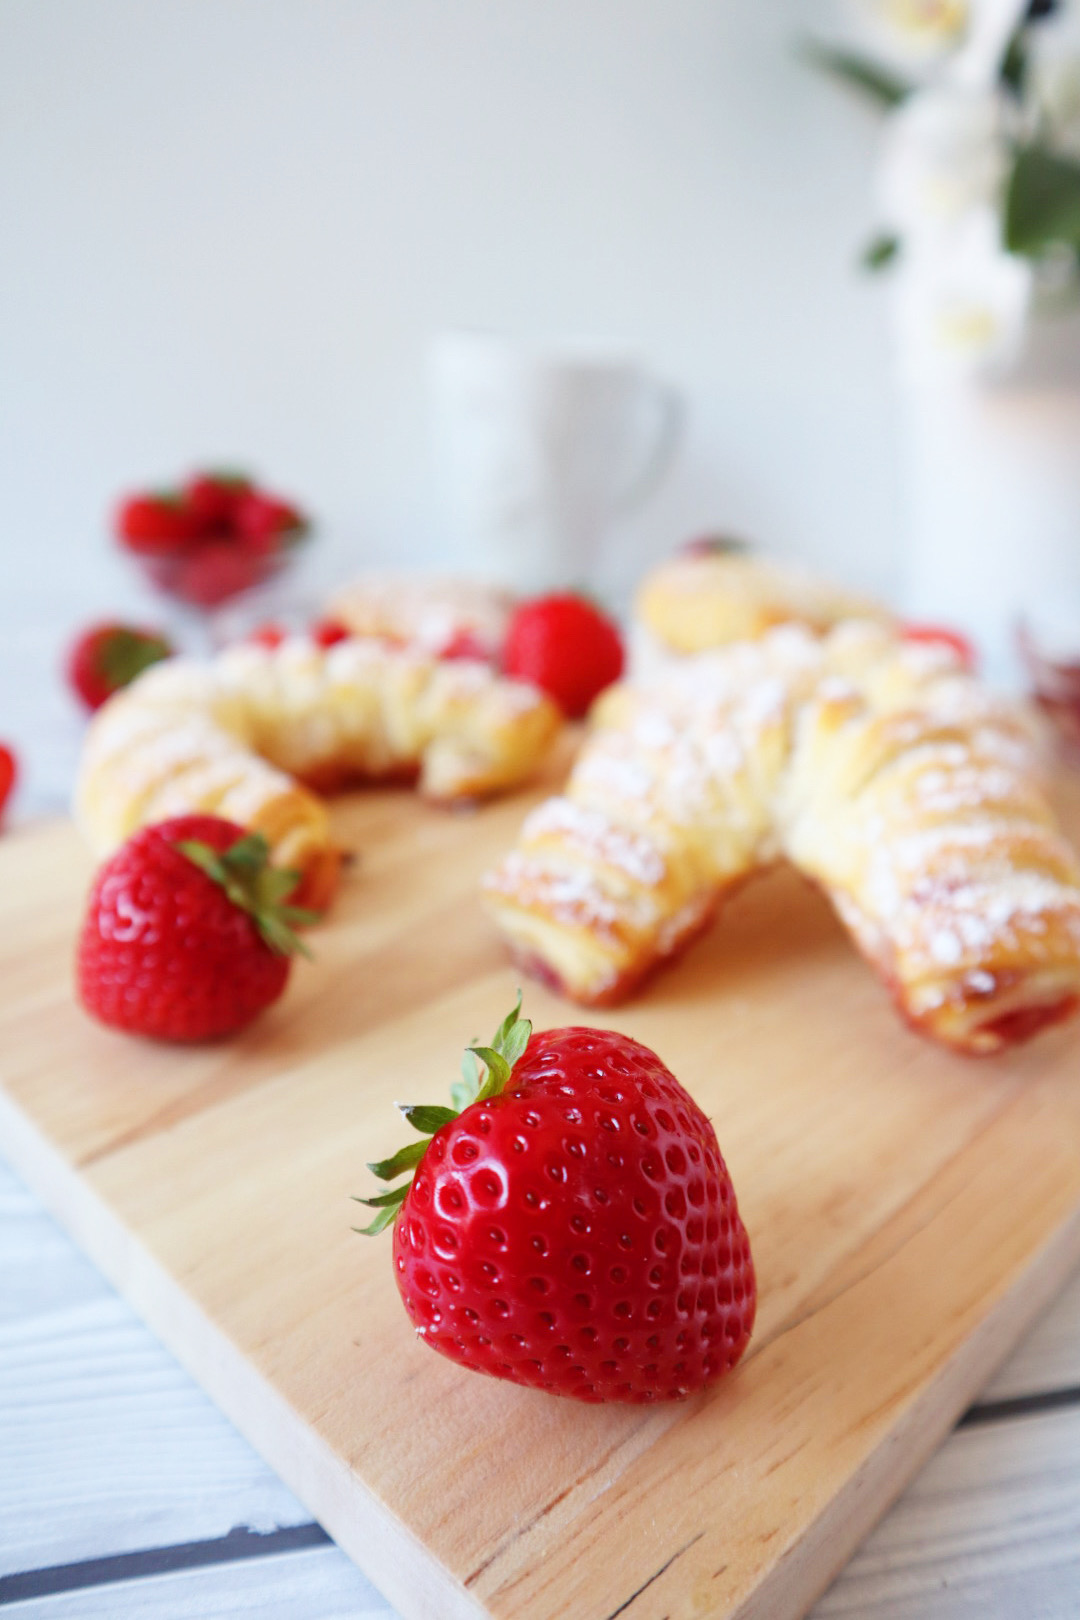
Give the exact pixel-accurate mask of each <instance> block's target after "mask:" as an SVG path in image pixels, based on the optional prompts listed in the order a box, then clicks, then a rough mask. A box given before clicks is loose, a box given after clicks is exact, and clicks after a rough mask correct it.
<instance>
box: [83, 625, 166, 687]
mask: <svg viewBox="0 0 1080 1620" xmlns="http://www.w3.org/2000/svg"><path fill="white" fill-rule="evenodd" d="M171 656H172V647H171V646H170V645H169V643H168V642H167V641H166V640H165V637H164V636H154V635H148V634H147V633H146V632H145V631H143V630H129V629H127V628H126V627H124V626H120V625H118V626H117V627H116V629H115V630H113V631H112V632H111V634H110V635H109V636H108V637H107V639H106V640H105V641H103V642H102V643H101V646H100V648H99V649H98V655H97V663H98V669H99V671H100V673H101V674H102V675H103V676H104V677H105V679H106V680H107V681H108V683H109V685H110V687H113V688H116V687H119V686H130V684H131V682H132V681H133V680H134V679H135V677H136V675H141V674H142V672H143V670H144V669H149V668H150V665H151V664H157V663H160V662H161V660H162V659H163V658H169V657H171Z"/></svg>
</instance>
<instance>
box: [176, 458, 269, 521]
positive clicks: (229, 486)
mask: <svg viewBox="0 0 1080 1620" xmlns="http://www.w3.org/2000/svg"><path fill="white" fill-rule="evenodd" d="M252 488H253V485H252V482H251V479H250V478H247V477H245V476H244V474H243V473H237V472H222V471H218V472H203V473H195V474H193V476H192V477H191V478H189V479H188V481H187V483H186V484H185V485H184V507H185V510H186V511H187V512H188V513H189V514H190V515H191V517H192V518H193V519H194V520H195V522H196V524H197V525H198V529H199V533H200V534H201V535H207V536H208V535H214V534H231V533H232V532H233V529H234V527H235V523H236V513H237V508H238V507H239V505H240V503H241V501H243V500H244V498H245V497H246V496H247V495H248V494H250V492H251V490H252Z"/></svg>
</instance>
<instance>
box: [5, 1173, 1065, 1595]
mask: <svg viewBox="0 0 1080 1620" xmlns="http://www.w3.org/2000/svg"><path fill="white" fill-rule="evenodd" d="M0 1610H3V1614H4V1620H69V1617H72V1616H102V1617H108V1620H135V1617H142V1616H154V1617H155V1620H172V1617H174V1616H175V1617H176V1620H189V1617H191V1616H199V1617H200V1620H211V1617H213V1620H217V1617H221V1620H233V1617H236V1616H241V1615H244V1616H246V1615H252V1616H261V1615H267V1616H270V1615H273V1616H275V1617H278V1620H280V1617H283V1616H284V1617H288V1620H294V1617H295V1620H346V1617H348V1620H390V1617H391V1616H392V1615H393V1613H394V1611H393V1610H392V1609H391V1608H390V1607H389V1605H388V1604H387V1603H386V1602H385V1601H384V1600H383V1599H382V1598H381V1597H380V1596H379V1594H378V1593H377V1592H376V1591H375V1590H374V1588H373V1587H372V1586H371V1585H370V1584H369V1583H368V1582H367V1581H366V1580H365V1579H364V1577H363V1576H362V1575H361V1574H360V1572H359V1570H358V1569H356V1567H355V1566H354V1565H353V1564H352V1563H350V1561H349V1560H348V1559H347V1558H346V1557H345V1554H344V1553H342V1552H339V1551H338V1549H337V1548H336V1547H335V1546H334V1545H333V1544H332V1543H331V1542H330V1541H329V1540H328V1538H327V1537H326V1535H325V1533H324V1532H323V1531H322V1530H321V1528H320V1527H319V1526H318V1525H316V1524H314V1523H312V1521H311V1518H310V1515H309V1514H308V1513H307V1512H306V1511H305V1510H304V1508H303V1507H302V1505H301V1504H300V1503H299V1502H298V1501H297V1500H296V1499H295V1497H294V1496H293V1495H292V1494H291V1493H290V1492H289V1491H288V1490H287V1489H286V1488H285V1486H284V1485H283V1484H282V1483H281V1482H280V1480H278V1479H277V1477H276V1476H275V1475H274V1474H273V1473H272V1472H271V1471H270V1469H269V1468H267V1467H266V1466H265V1465H264V1464H263V1463H262V1462H261V1461H260V1460H259V1458H258V1457H257V1456H256V1455H255V1453H254V1452H253V1451H252V1450H251V1448H250V1447H249V1446H248V1445H247V1444H246V1443H245V1442H244V1441H243V1440H242V1439H241V1438H240V1436H239V1435H238V1434H237V1433H236V1431H235V1430H234V1429H233V1428H232V1426H231V1424H229V1423H228V1422H227V1421H226V1420H225V1419H224V1418H223V1417H222V1416H221V1415H220V1414H219V1413H218V1412H217V1411H216V1409H215V1408H214V1407H213V1406H212V1405H211V1403H210V1401H209V1400H208V1399H207V1398H206V1396H204V1395H203V1394H202V1393H201V1391H200V1390H199V1389H198V1388H197V1387H196V1385H195V1384H193V1383H192V1381H191V1380H190V1379H189V1378H188V1377H187V1376H186V1374H185V1373H183V1372H182V1371H181V1369H180V1368H179V1367H178V1365H177V1364H176V1362H175V1361H174V1360H173V1359H172V1357H171V1356H170V1355H169V1354H168V1352H167V1351H165V1350H164V1349H162V1347H161V1346H160V1345H159V1344H158V1343H157V1341H156V1340H155V1339H154V1338H153V1336H152V1335H151V1334H150V1333H149V1332H148V1330H147V1329H146V1328H144V1327H143V1326H142V1324H141V1323H140V1322H139V1321H138V1320H137V1318H136V1317H135V1316H134V1314H133V1313H132V1311H131V1310H130V1309H129V1308H128V1306H127V1305H126V1304H125V1303H124V1301H123V1300H122V1299H120V1298H119V1297H118V1296H117V1295H116V1294H115V1293H114V1292H113V1290H112V1289H111V1288H110V1287H109V1286H108V1285H107V1284H106V1283H105V1282H104V1281H103V1280H102V1278H101V1277H100V1276H99V1275H98V1273H97V1272H96V1271H95V1270H94V1268H93V1266H91V1264H90V1263H89V1261H87V1260H85V1259H84V1258H83V1257H82V1255H81V1254H80V1253H79V1252H78V1250H77V1249H76V1248H75V1247H74V1245H73V1244H72V1243H71V1242H70V1241H69V1239H68V1238H67V1237H66V1236H65V1234H64V1233H63V1232H62V1231H61V1230H60V1229H59V1227H58V1226H57V1225H56V1224H55V1222H54V1221H53V1220H52V1219H51V1218H50V1217H49V1216H48V1215H47V1214H46V1213H45V1212H44V1210H43V1209H42V1208H41V1206H40V1205H39V1204H38V1202H37V1200H36V1199H35V1198H33V1197H32V1196H31V1194H30V1193H29V1192H28V1191H27V1190H26V1189H25V1188H24V1187H23V1186H22V1184H21V1183H20V1182H19V1181H18V1180H17V1179H16V1177H15V1175H14V1174H13V1172H12V1171H11V1170H10V1169H9V1168H8V1167H7V1166H6V1165H5V1164H3V1163H2V1162H0ZM976 1614H978V1615H979V1616H980V1620H1076V1617H1077V1615H1078V1614H1080V1277H1077V1278H1076V1279H1074V1281H1073V1283H1072V1285H1071V1286H1070V1287H1069V1289H1068V1290H1066V1291H1065V1292H1064V1293H1063V1294H1062V1296H1061V1298H1060V1300H1059V1301H1058V1303H1057V1305H1056V1306H1055V1308H1054V1309H1053V1310H1052V1311H1051V1312H1050V1314H1049V1315H1048V1316H1047V1317H1046V1319H1045V1320H1044V1321H1043V1322H1042V1323H1041V1324H1040V1325H1039V1327H1038V1328H1037V1329H1036V1331H1035V1332H1034V1333H1033V1334H1032V1335H1031V1336H1030V1337H1029V1339H1028V1340H1027V1342H1026V1343H1025V1344H1024V1345H1023V1347H1022V1348H1021V1350H1020V1351H1019V1352H1018V1353H1017V1354H1016V1355H1015V1356H1014V1358H1013V1359H1012V1361H1011V1362H1010V1363H1009V1365H1008V1366H1007V1367H1006V1368H1005V1369H1004V1370H1003V1371H1002V1373H1001V1374H1000V1375H999V1376H998V1378H997V1379H996V1380H995V1382H994V1384H993V1386H992V1387H991V1388H990V1389H988V1390H987V1391H986V1393H985V1395H984V1396H983V1397H982V1399H981V1400H980V1402H979V1403H978V1405H977V1406H975V1407H974V1408H973V1409H972V1411H971V1412H970V1413H969V1414H968V1416H967V1418H966V1419H965V1420H964V1422H963V1423H962V1424H961V1425H960V1427H959V1428H958V1430H957V1431H956V1433H955V1434H953V1436H952V1437H951V1438H950V1439H949V1441H948V1442H947V1443H946V1445H945V1446H944V1447H943V1448H942V1450H941V1451H940V1452H939V1453H938V1455H937V1456H936V1457H935V1458H934V1459H933V1461H932V1462H931V1463H930V1465H929V1466H928V1467H927V1468H926V1469H925V1471H924V1472H923V1473H922V1474H921V1475H920V1476H919V1478H918V1479H917V1480H916V1481H915V1483H914V1484H913V1485H912V1486H911V1487H910V1489H909V1490H908V1491H907V1493H906V1494H905V1495H904V1496H903V1497H902V1498H901V1500H900V1501H899V1502H898V1503H897V1505H896V1506H895V1507H894V1508H893V1510H892V1512H891V1513H890V1514H889V1515H888V1517H887V1518H886V1519H885V1520H884V1522H883V1523H882V1524H881V1525H880V1526H879V1528H878V1530H877V1531H876V1533H875V1534H874V1535H873V1536H872V1537H871V1538H870V1540H869V1541H868V1542H867V1543H866V1545H865V1546H864V1547H863V1548H862V1550H861V1552H859V1553H858V1554H857V1556H856V1557H855V1558H854V1559H853V1560H852V1563H851V1564H850V1565H849V1567H848V1568H847V1569H846V1570H845V1572H844V1573H843V1575H841V1577H840V1579H839V1580H838V1581H837V1582H836V1583H835V1585H834V1586H833V1587H832V1589H831V1590H830V1591H829V1592H828V1593H827V1594H826V1595H825V1597H824V1598H823V1599H822V1600H821V1602H820V1603H819V1604H818V1606H817V1608H816V1609H815V1610H814V1620H825V1617H826V1616H830V1617H831V1616H837V1615H850V1616H857V1617H859V1620H961V1617H964V1620H968V1617H971V1616H974V1615H976ZM432 1620H438V1617H437V1616H432ZM552 1620H564V1617H562V1616H558V1617H555V1616H553V1617H552ZM565 1620H569V1617H565ZM581 1620H586V1617H581Z"/></svg>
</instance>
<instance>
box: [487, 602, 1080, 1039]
mask: <svg viewBox="0 0 1080 1620" xmlns="http://www.w3.org/2000/svg"><path fill="white" fill-rule="evenodd" d="M595 725H596V729H595V731H594V732H593V734H592V736H591V737H590V738H589V740H588V741H587V742H586V745H585V747H584V749H583V751H582V753H581V754H580V756H579V758H578V761H577V763H576V765H575V768H574V770H573V772H572V774H571V776H570V779H569V782H568V784H567V786H566V789H565V791H564V793H563V794H562V795H560V796H559V797H557V798H553V799H549V800H548V801H547V802H546V803H545V804H543V805H541V806H540V808H539V809H537V810H536V811H534V812H533V813H532V814H531V815H530V816H529V818H528V819H527V821H526V822H525V825H524V828H523V830H522V834H521V837H520V840H519V843H518V846H517V848H516V849H515V850H514V851H512V852H511V853H510V854H509V855H507V856H506V857H505V858H504V859H503V860H502V862H501V863H500V864H499V865H498V866H497V867H496V868H495V870H494V871H493V872H492V873H490V874H489V875H488V877H487V878H486V879H485V883H484V890H485V895H486V901H487V905H488V907H489V908H490V910H491V912H492V913H493V915H494V917H495V920H496V922H497V923H498V925H499V927H500V928H501V930H502V932H503V933H504V934H505V936H506V938H507V939H508V940H509V942H510V944H511V946H512V948H513V950H514V952H515V954H516V955H517V956H518V957H519V959H520V960H521V961H522V962H523V963H524V964H525V965H526V966H527V967H530V968H531V969H532V970H533V971H535V972H537V973H539V974H540V975H541V976H542V977H544V978H546V979H547V980H548V981H549V982H551V983H553V984H555V985H557V986H558V987H559V988H561V989H562V990H563V991H564V992H565V993H566V994H567V995H569V996H570V997H572V998H573V999H575V1000H578V1001H581V1002H585V1003H588V1004H604V1003H610V1002H614V1001H618V1000H621V999H623V998H624V997H626V996H627V995H629V994H630V993H631V991H632V990H633V989H634V987H635V985H636V984H637V983H638V982H639V981H640V980H641V979H642V977H643V976H644V975H645V974H646V973H647V972H648V971H649V970H650V969H651V968H653V967H655V966H656V965H657V964H659V963H661V962H663V961H665V960H667V959H669V958H670V957H672V956H673V955H674V953H675V952H676V951H678V950H679V948H680V947H681V946H682V945H684V944H685V943H686V942H687V940H688V939H689V938H691V937H692V936H693V934H694V933H695V932H696V931H697V930H699V929H701V928H702V927H704V926H705V924H706V923H707V921H708V920H709V918H710V917H711V916H712V914H713V913H714V911H715V910H716V907H717V905H718V903H719V902H720V900H721V899H722V897H723V896H724V895H725V894H727V893H729V892H730V891H731V889H732V888H733V887H734V886H735V885H736V884H738V883H740V882H741V881H742V880H744V879H745V878H747V877H749V876H750V875H751V874H753V873H754V872H756V871H759V870H760V869H762V868H763V867H765V866H767V865H768V864H770V863H771V862H772V861H774V860H776V859H778V858H780V857H786V858H787V859H789V860H790V861H791V862H792V863H793V864H794V865H795V866H796V867H797V868H798V869H799V870H801V871H802V872H803V873H805V874H806V876H808V877H809V878H811V879H812V880H814V881H815V882H816V883H817V884H818V885H820V887H821V888H822V889H823V890H824V891H825V893H826V894H827V895H829V896H830V897H831V899H832V902H833V904H834V905H835V907H836V910H837V912H838V913H839V916H840V917H841V919H842V921H843V922H844V924H845V925H846V927H847V929H848V930H849V932H850V934H851V936H852V938H853V939H854V941H855V943H856V944H857V946H858V947H859V949H860V950H861V951H862V952H863V954H864V955H865V956H866V957H867V958H868V959H869V961H870V962H871V963H872V964H873V965H874V966H875V967H876V969H877V970H878V972H879V974H880V975H881V976H882V978H883V979H884V980H885V982H886V984H887V985H888V986H889V988H890V989H891V991H892V993H893V996H894V998H895V1000H896V1003H897V1005H898V1007H899V1010H900V1011H901V1013H902V1014H903V1015H904V1017H905V1018H906V1019H907V1020H908V1021H909V1022H910V1023H911V1024H912V1025H914V1026H915V1027H917V1028H918V1029H920V1030H921V1031H923V1032H924V1033H926V1034H928V1035H930V1036H932V1037H934V1038H936V1039H937V1040H939V1041H941V1042H944V1043H945V1044H946V1045H949V1046H952V1047H955V1048H957V1049H959V1050H961V1051H964V1052H972V1053H984V1052H994V1051H998V1050H999V1049H1001V1048H1002V1047H1004V1046H1006V1045H1009V1044H1011V1043H1013V1042H1016V1041H1019V1040H1022V1039H1024V1038H1026V1037H1028V1036H1030V1035H1032V1034H1034V1033H1035V1032H1036V1031H1037V1030H1038V1029H1040V1028H1042V1027H1043V1026H1044V1025H1046V1024H1049V1023H1052V1022H1054V1021H1056V1020H1058V1019H1061V1018H1064V1017H1066V1016H1067V1015H1068V1014H1070V1013H1071V1012H1072V1011H1074V1009H1075V1008H1076V1006H1077V1004H1078V1001H1080V863H1078V861H1077V858H1076V856H1075V854H1074V853H1073V851H1072V850H1071V849H1070V847H1069V845H1068V844H1067V843H1066V842H1065V840H1064V838H1063V837H1062V835H1061V834H1060V833H1059V831H1058V830H1057V828H1056V827H1055V824H1054V819H1053V816H1052V813H1051V811H1050V809H1049V807H1048V804H1047V802H1046V799H1045V798H1044V795H1043V792H1042V789H1041V786H1040V784H1039V780H1038V775H1037V769H1036V745H1035V737H1034V734H1033V732H1032V731H1031V730H1030V729H1029V721H1028V719H1027V717H1026V715H1024V713H1023V712H1022V711H1020V710H1019V709H1017V708H1014V707H1012V706H1010V705H1009V704H1007V703H1004V702H1003V701H1001V700H999V699H997V698H995V697H993V696H992V695H991V694H989V693H988V692H987V691H985V690H984V689H983V688H982V687H980V686H979V684H978V683H977V682H976V681H975V680H974V679H973V678H972V677H970V676H969V675H967V674H966V673H965V672H964V671H963V670H962V669H961V668H960V666H959V663H958V662H957V660H956V659H955V658H954V657H953V656H952V655H951V654H950V653H949V652H948V651H947V650H946V649H944V648H931V647H920V646H914V645H911V644H909V643H905V642H903V641H902V640H900V639H899V638H898V637H897V636H896V635H894V634H893V633H892V632H890V631H888V630H887V629H884V628H882V627H879V626H874V625H871V624H866V623H862V624H857V623H847V624H843V625H840V626H838V627H837V628H835V629H834V630H832V631H831V632H829V633H828V634H827V635H826V636H824V637H822V638H817V637H815V636H814V635H813V634H811V633H810V632H808V631H806V630H805V629H802V628H798V627H795V626H785V627H783V628H780V629H776V630H773V631H770V632H769V633H768V634H766V635H765V636H764V637H762V638H761V639H760V640H758V641H756V642H743V643H739V644H736V645H734V646H732V647H730V648H727V649H725V650H722V651H719V652H715V653H710V654H705V655H702V656H701V657H699V658H697V659H693V660H686V661H684V663H683V664H682V666H681V667H680V668H679V669H678V670H675V671H672V672H669V674H668V675H667V677H666V678H665V679H664V680H663V681H660V682H658V683H655V684H653V685H651V686H633V685H624V686H620V687H615V688H613V689H612V690H611V691H610V692H609V693H608V694H607V695H606V696H605V697H603V698H601V700H600V704H599V707H598V711H597V713H596V716H595Z"/></svg>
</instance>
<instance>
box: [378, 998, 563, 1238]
mask: <svg viewBox="0 0 1080 1620" xmlns="http://www.w3.org/2000/svg"><path fill="white" fill-rule="evenodd" d="M531 1034H532V1024H531V1023H530V1021H529V1019H527V1018H522V1016H521V991H520V990H519V991H518V994H517V1001H516V1002H515V1004H514V1006H513V1008H512V1010H511V1011H510V1012H508V1013H507V1015H506V1017H505V1018H504V1019H503V1021H502V1023H501V1024H500V1025H499V1027H498V1029H497V1030H496V1031H495V1034H494V1036H493V1037H492V1041H491V1045H490V1046H470V1047H467V1048H466V1051H465V1054H464V1056H463V1057H462V1060H461V1079H460V1080H455V1081H454V1084H453V1085H452V1086H451V1087H450V1097H451V1100H452V1101H453V1104H454V1106H453V1108H444V1107H441V1106H440V1105H438V1104H433V1105H430V1104H425V1103H398V1105H397V1106H398V1108H399V1109H400V1110H401V1112H402V1113H403V1114H404V1116H405V1118H406V1119H407V1120H408V1122H409V1124H410V1125H411V1126H412V1127H413V1128H414V1130H417V1131H419V1132H420V1133H421V1134H420V1137H419V1139H418V1140H417V1141H415V1142H407V1143H406V1144H405V1146H404V1147H403V1148H399V1149H398V1151H397V1152H396V1153H394V1154H391V1156H390V1158H388V1159H379V1160H377V1161H376V1162H375V1163H374V1164H369V1165H368V1169H369V1170H370V1171H371V1173H372V1175H373V1176H378V1178H379V1180H380V1181H394V1180H395V1179H396V1178H397V1177H398V1176H400V1175H401V1174H402V1173H403V1172H405V1171H407V1172H408V1175H407V1177H406V1179H405V1180H404V1181H402V1182H400V1183H399V1184H398V1185H397V1186H396V1187H391V1188H389V1189H388V1191H386V1192H382V1193H376V1195H375V1196H374V1197H373V1198H354V1199H353V1202H354V1203H356V1204H366V1205H367V1206H368V1208H369V1209H373V1210H375V1211H376V1215H375V1219H374V1220H373V1221H372V1222H371V1224H370V1226H356V1227H354V1228H353V1231H354V1232H359V1233H360V1234H361V1235H362V1236H364V1237H377V1236H378V1234H379V1233H380V1232H384V1231H385V1230H386V1228H387V1227H388V1226H390V1225H391V1224H392V1222H393V1221H394V1219H395V1217H396V1216H397V1212H398V1210H399V1209H400V1208H401V1206H402V1204H403V1203H404V1202H405V1199H406V1196H407V1195H408V1191H409V1188H410V1187H411V1186H412V1180H413V1175H414V1174H415V1172H416V1167H417V1165H418V1164H419V1163H420V1161H421V1159H422V1158H423V1157H424V1154H425V1153H426V1152H427V1150H428V1146H429V1145H430V1142H431V1138H432V1137H433V1136H434V1134H435V1132H436V1131H437V1130H441V1128H442V1127H443V1126H444V1125H449V1124H450V1123H451V1121H452V1120H455V1119H457V1117H458V1115H459V1114H463V1113H464V1112H465V1110H466V1108H470V1107H471V1106H472V1104H473V1103H476V1102H487V1101H488V1100H489V1099H490V1098H492V1097H497V1096H498V1095H499V1093H500V1092H501V1091H503V1090H505V1088H506V1085H507V1083H508V1081H509V1079H510V1076H511V1075H512V1074H513V1072H514V1064H515V1063H516V1062H517V1060H518V1058H519V1057H520V1056H521V1054H522V1053H523V1052H524V1050H525V1048H526V1047H527V1046H528V1044H529V1037H530V1035H531ZM481 1065H483V1068H484V1070H485V1071H486V1072H485V1073H484V1074H483V1075H482V1074H481Z"/></svg>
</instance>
